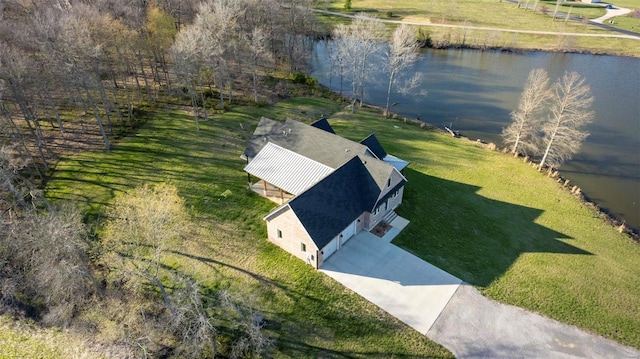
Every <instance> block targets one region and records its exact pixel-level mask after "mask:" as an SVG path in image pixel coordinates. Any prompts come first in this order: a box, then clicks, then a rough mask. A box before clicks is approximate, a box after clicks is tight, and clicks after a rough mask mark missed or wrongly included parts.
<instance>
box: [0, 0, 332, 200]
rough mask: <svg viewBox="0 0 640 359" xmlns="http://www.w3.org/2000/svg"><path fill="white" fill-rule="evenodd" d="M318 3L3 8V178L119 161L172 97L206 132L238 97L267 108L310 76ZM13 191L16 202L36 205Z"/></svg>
mask: <svg viewBox="0 0 640 359" xmlns="http://www.w3.org/2000/svg"><path fill="white" fill-rule="evenodd" d="M309 3H310V1H292V0H242V1H230V0H229V1H206V2H203V3H200V2H199V1H195V0H189V1H177V0H158V1H124V0H101V1H72V0H58V1H43V0H10V1H4V2H2V5H1V8H0V16H1V18H0V19H1V21H0V121H2V122H1V123H2V127H1V132H0V139H1V141H2V142H1V144H2V146H4V147H6V148H7V149H6V150H5V151H3V153H7V154H8V155H10V156H9V158H8V159H6V160H7V161H9V160H10V161H9V162H10V163H11V168H12V169H13V170H12V171H10V172H12V173H13V174H3V179H4V178H5V177H6V176H10V177H11V176H17V175H18V172H20V173H24V172H25V171H16V170H17V169H23V170H26V172H27V173H28V174H29V176H30V177H33V178H38V179H39V180H42V179H43V178H44V177H45V175H46V172H47V171H48V170H49V166H50V164H51V163H52V161H54V159H55V156H56V153H59V152H60V150H61V148H60V147H64V149H65V150H67V151H77V150H79V149H81V148H83V147H86V145H87V143H88V142H96V141H98V140H99V141H100V142H101V143H102V146H103V147H104V148H105V149H106V150H109V149H110V147H111V141H112V139H113V138H115V137H117V136H119V135H122V134H124V133H126V132H128V131H130V130H131V129H132V128H134V127H136V126H137V125H138V121H140V116H137V114H138V113H139V111H144V110H145V109H146V108H149V106H154V104H156V103H157V102H158V100H159V99H160V98H163V97H166V96H172V97H173V98H178V99H180V98H182V99H184V100H185V101H182V102H184V104H187V103H189V104H190V105H191V107H192V111H193V114H194V119H195V121H196V125H197V124H198V120H199V119H201V118H202V119H207V117H208V116H210V115H211V113H213V112H214V111H219V110H223V109H224V106H225V104H226V103H228V102H230V101H232V100H234V99H235V97H236V96H238V97H244V98H247V97H252V98H253V101H255V102H260V101H264V102H266V101H267V100H268V96H271V95H273V90H272V91H270V92H269V93H263V88H264V86H263V85H264V81H265V80H268V79H270V78H271V77H270V76H271V75H272V74H274V73H275V74H284V75H285V76H286V75H288V74H289V73H291V72H293V71H303V70H305V69H306V66H307V65H306V59H307V56H308V51H305V49H306V47H307V46H308V45H309V41H310V39H312V38H313V37H314V36H315V34H316V33H317V32H318V31H319V29H320V27H319V25H318V24H317V22H316V21H315V19H314V17H313V16H312V15H311V14H310V11H309ZM275 83H277V81H275ZM276 87H277V86H276ZM249 94H251V95H250V96H249ZM214 97H215V98H218V103H217V104H213V101H212V100H210V99H212V98H214ZM180 105H182V103H180ZM9 149H10V150H9ZM4 168H5V167H3V169H4ZM9 182H14V183H15V181H9ZM5 183H6V181H5ZM7 186H8V187H9V190H10V191H11V192H12V193H13V195H14V196H15V197H17V198H16V200H17V201H18V202H22V201H23V199H24V197H25V196H27V193H26V192H28V191H27V189H26V188H17V187H15V186H14V187H10V186H9V185H8V184H5V185H3V187H7ZM7 205H8V204H6V203H5V204H4V205H2V206H0V207H6V206H7Z"/></svg>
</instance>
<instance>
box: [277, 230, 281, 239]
mask: <svg viewBox="0 0 640 359" xmlns="http://www.w3.org/2000/svg"><path fill="white" fill-rule="evenodd" d="M278 239H282V231H281V230H279V229H278Z"/></svg>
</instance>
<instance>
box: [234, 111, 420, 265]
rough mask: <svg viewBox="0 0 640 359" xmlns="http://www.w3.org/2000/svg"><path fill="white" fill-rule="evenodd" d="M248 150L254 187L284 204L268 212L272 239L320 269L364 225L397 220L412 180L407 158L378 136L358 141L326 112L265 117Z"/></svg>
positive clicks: (246, 153) (249, 178)
mask: <svg viewBox="0 0 640 359" xmlns="http://www.w3.org/2000/svg"><path fill="white" fill-rule="evenodd" d="M242 157H243V158H244V159H246V161H247V165H246V167H245V168H244V170H245V172H247V177H248V182H249V186H250V187H251V188H252V189H253V190H254V191H256V192H258V193H259V194H261V195H264V196H266V197H269V198H271V199H273V200H275V201H277V202H278V203H279V204H280V206H279V207H277V208H276V209H274V210H273V211H271V213H269V214H267V215H266V216H265V217H264V220H265V221H266V222H267V233H268V240H269V241H271V242H273V243H274V244H276V245H278V246H280V247H282V248H283V249H285V250H286V251H288V252H290V253H291V254H293V255H295V256H296V257H298V258H300V259H302V260H304V261H306V262H307V263H309V264H310V265H312V266H313V267H315V268H319V267H320V266H321V265H322V263H323V261H324V260H326V259H327V258H329V256H331V255H332V254H333V253H335V252H336V251H337V250H339V249H340V248H341V247H342V246H343V245H344V244H345V243H346V242H347V241H348V240H349V239H350V238H351V237H353V236H354V235H355V234H356V233H358V232H359V231H361V230H371V229H372V228H374V227H375V226H376V225H377V224H379V223H380V222H381V221H384V220H386V221H391V220H392V219H393V218H394V217H395V212H394V209H395V208H397V207H398V206H399V205H400V204H401V203H402V195H403V190H404V185H405V184H406V182H407V179H406V178H405V177H404V175H403V174H402V170H403V169H404V168H405V167H406V166H407V165H408V162H406V161H404V160H402V159H399V158H397V157H394V156H392V155H389V154H387V153H386V152H385V151H384V148H383V147H382V145H381V144H380V142H379V141H378V140H377V138H376V137H375V135H373V134H372V135H370V136H368V137H367V138H365V139H364V140H362V141H361V142H354V141H351V140H348V139H346V138H343V137H341V136H338V135H336V134H335V131H334V130H333V128H332V127H331V125H330V124H329V122H328V121H327V120H326V119H324V118H323V119H321V120H319V121H316V122H315V123H313V124H311V125H307V124H304V123H301V122H298V121H294V120H286V121H285V122H278V121H274V120H271V119H268V118H262V119H261V120H260V123H259V124H258V126H257V127H256V130H255V131H254V133H253V136H252V138H251V139H250V141H249V143H248V145H247V147H246V149H245V152H244V154H243V156H242ZM254 178H256V179H257V181H256V182H255V183H253V179H254Z"/></svg>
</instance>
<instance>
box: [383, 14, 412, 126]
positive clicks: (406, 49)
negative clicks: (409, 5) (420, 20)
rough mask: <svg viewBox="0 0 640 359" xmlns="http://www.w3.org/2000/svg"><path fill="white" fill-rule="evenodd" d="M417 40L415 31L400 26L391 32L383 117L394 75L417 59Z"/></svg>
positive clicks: (386, 115) (387, 114) (386, 54)
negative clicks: (387, 81) (387, 82)
mask: <svg viewBox="0 0 640 359" xmlns="http://www.w3.org/2000/svg"><path fill="white" fill-rule="evenodd" d="M418 51H419V46H418V40H417V38H416V33H415V29H413V28H411V27H409V26H407V25H401V26H399V27H398V28H396V30H395V31H394V32H393V35H392V36H391V40H390V41H389V48H388V49H387V51H386V53H385V57H386V63H385V68H386V70H387V73H388V74H389V86H388V87H387V102H386V106H385V109H384V115H385V117H388V116H389V101H390V99H391V90H392V88H393V85H394V82H395V80H396V75H397V74H398V72H400V71H401V70H402V69H404V68H406V67H408V66H410V65H411V64H413V63H414V62H415V61H416V59H417V58H418Z"/></svg>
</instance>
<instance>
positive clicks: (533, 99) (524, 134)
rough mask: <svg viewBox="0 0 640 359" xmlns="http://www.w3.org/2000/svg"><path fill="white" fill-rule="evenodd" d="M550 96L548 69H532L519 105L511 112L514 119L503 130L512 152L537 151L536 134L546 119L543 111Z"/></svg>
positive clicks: (505, 141)
mask: <svg viewBox="0 0 640 359" xmlns="http://www.w3.org/2000/svg"><path fill="white" fill-rule="evenodd" d="M550 96H551V92H550V91H549V75H548V74H547V71H546V70H544V69H541V68H540V69H533V70H531V72H529V76H528V77H527V82H526V83H525V85H524V89H523V90H522V94H521V95H520V101H519V102H518V107H517V108H516V109H515V110H514V111H513V112H511V119H512V120H513V121H512V122H511V124H510V125H509V126H507V127H506V128H504V129H503V130H502V138H503V140H504V143H505V144H507V145H510V146H511V153H513V154H518V153H520V149H523V151H524V152H525V153H535V152H536V151H537V144H538V143H537V137H536V136H537V134H538V133H537V132H538V130H539V129H540V125H541V122H542V120H543V119H544V118H543V117H542V116H543V113H542V112H543V110H545V107H546V106H545V105H546V104H547V101H548V100H549V98H550Z"/></svg>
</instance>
